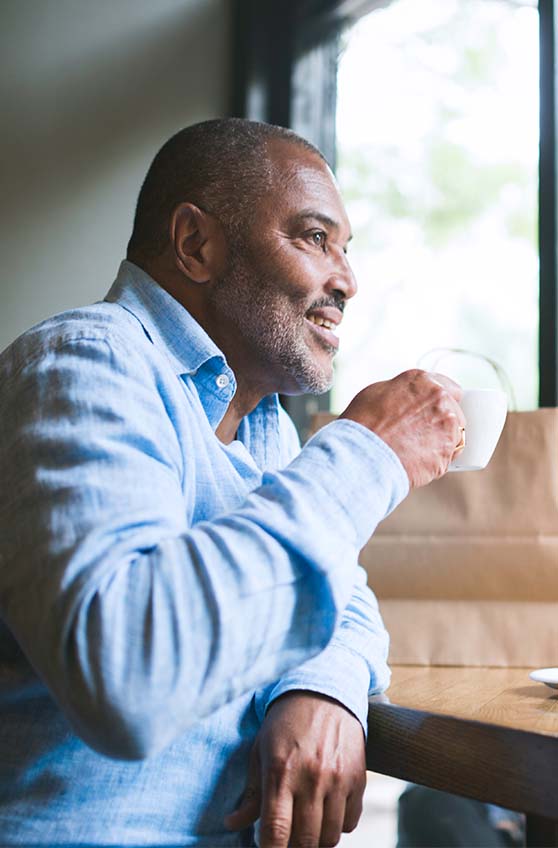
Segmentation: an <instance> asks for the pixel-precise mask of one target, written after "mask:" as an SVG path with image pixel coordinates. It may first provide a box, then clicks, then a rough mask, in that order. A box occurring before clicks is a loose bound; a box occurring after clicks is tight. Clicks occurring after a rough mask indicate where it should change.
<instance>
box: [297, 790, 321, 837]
mask: <svg viewBox="0 0 558 848" xmlns="http://www.w3.org/2000/svg"><path fill="white" fill-rule="evenodd" d="M323 812H324V800H323V798H322V797H321V796H316V795H315V796H313V797H311V796H308V795H306V796H305V795H299V796H298V797H297V798H296V799H295V803H294V808H293V826H292V832H291V845H304V846H305V848H306V846H310V845H315V846H316V848H318V846H321V844H322V843H321V842H320V833H321V830H322V819H323Z"/></svg>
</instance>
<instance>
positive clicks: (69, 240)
mask: <svg viewBox="0 0 558 848" xmlns="http://www.w3.org/2000/svg"><path fill="white" fill-rule="evenodd" d="M229 12H230V0H0V20H1V23H2V25H1V27H0V56H1V57H2V59H1V62H2V65H3V70H2V74H1V77H2V78H1V81H0V85H1V90H0V96H1V101H0V106H1V114H2V131H1V133H0V154H1V155H0V160H1V162H2V164H1V166H0V167H1V169H2V173H1V186H2V189H1V191H2V204H1V209H2V211H1V213H0V215H1V217H0V224H1V228H0V245H1V252H0V256H1V268H2V277H1V282H0V350H1V349H3V348H4V347H5V346H6V345H7V344H8V343H9V342H10V341H11V340H12V339H13V338H14V337H15V336H16V335H18V334H19V333H20V332H21V331H22V330H24V329H25V328H26V327H28V326H30V325H31V324H33V323H35V322H36V321H39V320H41V319H42V318H45V317H46V316H48V315H50V314H52V313H54V312H58V311H60V310H62V309H66V308H68V307H71V306H75V305H79V304H83V303H88V302H91V301H93V300H97V299H99V298H101V297H102V296H103V295H104V293H105V292H106V290H107V289H108V287H109V285H110V283H111V282H112V280H113V279H114V276H115V273H116V271H117V269H118V265H119V262H120V259H121V258H122V257H123V255H124V252H125V248H126V243H127V240H128V237H129V234H130V227H131V222H132V216H133V211H134V205H135V201H136V197H137V193H138V190H139V186H140V184H141V181H142V179H143V177H144V175H145V171H146V169H147V167H148V165H149V163H150V161H151V159H152V158H153V155H154V153H155V152H156V150H157V148H158V147H159V146H160V144H161V143H162V141H164V140H165V139H166V138H167V137H168V136H169V135H171V134H172V133H173V132H174V131H175V130H177V129H179V128H180V127H182V126H185V125H187V124H189V123H192V122H194V121H198V120H203V119H204V118H209V117H216V116H219V115H224V114H227V111H228V106H229V79H230V71H229V65H230V45H229V40H230V21H229Z"/></svg>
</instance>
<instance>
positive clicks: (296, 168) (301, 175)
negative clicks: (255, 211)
mask: <svg viewBox="0 0 558 848" xmlns="http://www.w3.org/2000/svg"><path fill="white" fill-rule="evenodd" d="M270 158H271V162H272V165H273V170H274V179H273V188H272V190H271V191H270V192H269V193H268V195H267V196H266V197H265V198H264V202H263V206H264V210H262V211H263V212H264V216H265V219H266V221H267V222H269V223H270V224H271V225H272V226H273V225H276V226H281V224H284V223H285V222H286V221H287V220H291V219H293V218H294V217H295V216H296V215H298V214H300V213H301V212H303V211H304V210H307V209H314V210H316V211H317V212H320V213H321V214H322V215H323V216H324V217H326V218H330V219H331V220H332V221H335V222H337V223H338V224H339V227H340V228H341V229H342V230H346V231H347V237H348V236H349V234H350V224H349V219H348V217H347V212H346V210H345V206H344V205H343V201H342V199H341V195H340V193H339V188H338V186H337V183H336V181H335V177H334V176H333V174H332V172H331V170H330V168H329V167H328V165H327V164H326V163H325V162H324V161H323V159H321V158H320V157H319V156H318V155H317V154H316V153H314V152H313V151H311V150H306V149H305V148H304V147H300V146H299V145H296V144H293V143H291V142H284V141H281V142H274V143H273V145H272V146H270Z"/></svg>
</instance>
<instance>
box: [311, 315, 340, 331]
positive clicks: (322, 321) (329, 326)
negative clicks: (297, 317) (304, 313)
mask: <svg viewBox="0 0 558 848" xmlns="http://www.w3.org/2000/svg"><path fill="white" fill-rule="evenodd" d="M308 320H309V321H311V322H312V324H317V326H318V327H325V328H326V330H335V328H336V326H337V325H336V324H334V322H333V321H329V320H328V319H327V318H318V317H316V316H315V315H309V316H308Z"/></svg>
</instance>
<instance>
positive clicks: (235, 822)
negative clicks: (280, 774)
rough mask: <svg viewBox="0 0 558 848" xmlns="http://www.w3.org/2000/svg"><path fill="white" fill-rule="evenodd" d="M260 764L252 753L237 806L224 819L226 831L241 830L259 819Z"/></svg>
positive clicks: (256, 756) (260, 794) (255, 753)
mask: <svg viewBox="0 0 558 848" xmlns="http://www.w3.org/2000/svg"><path fill="white" fill-rule="evenodd" d="M260 774H261V772H260V764H259V758H258V755H257V752H256V751H254V752H253V753H252V757H251V762H250V768H249V770H248V780H247V782H246V788H245V790H244V793H243V795H242V801H241V802H240V804H239V806H238V807H237V808H236V810H234V812H232V813H230V815H228V816H227V817H226V818H225V827H226V828H227V829H228V830H242V829H243V828H245V827H248V825H250V824H253V823H254V822H255V821H256V820H257V819H259V817H260V808H261V801H262V793H261V788H260V787H261V779H260Z"/></svg>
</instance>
